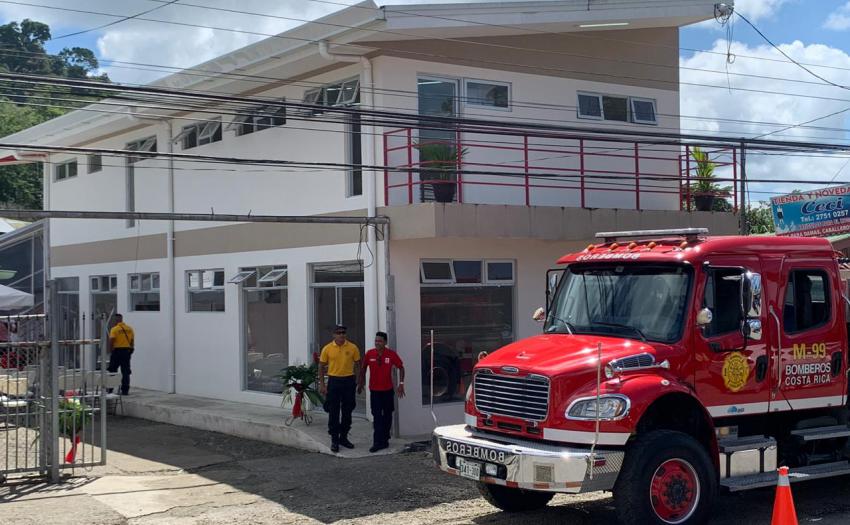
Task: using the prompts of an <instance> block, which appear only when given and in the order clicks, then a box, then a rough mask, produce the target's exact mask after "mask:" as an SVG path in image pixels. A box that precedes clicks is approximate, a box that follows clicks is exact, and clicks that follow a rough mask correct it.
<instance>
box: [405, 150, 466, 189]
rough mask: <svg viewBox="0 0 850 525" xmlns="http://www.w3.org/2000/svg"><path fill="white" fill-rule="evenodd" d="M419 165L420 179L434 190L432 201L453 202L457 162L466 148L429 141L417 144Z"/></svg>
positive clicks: (461, 158)
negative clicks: (420, 168)
mask: <svg viewBox="0 0 850 525" xmlns="http://www.w3.org/2000/svg"><path fill="white" fill-rule="evenodd" d="M416 149H417V150H419V165H420V166H422V170H421V172H420V175H419V177H420V180H422V181H428V182H427V183H428V184H430V185H431V189H432V190H433V191H434V201H436V202H453V201H454V200H455V194H456V193H457V170H458V164H459V163H460V162H461V160H463V157H464V155H466V152H467V149H466V148H461V149H458V148H457V146H455V145H454V144H448V143H445V142H429V143H427V144H417V145H416Z"/></svg>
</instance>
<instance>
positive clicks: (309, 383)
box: [277, 362, 325, 425]
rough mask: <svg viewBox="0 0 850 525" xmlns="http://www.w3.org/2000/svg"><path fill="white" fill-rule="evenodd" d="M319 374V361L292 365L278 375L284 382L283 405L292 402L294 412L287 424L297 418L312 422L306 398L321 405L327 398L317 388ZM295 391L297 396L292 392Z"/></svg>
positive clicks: (287, 419) (308, 422)
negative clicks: (306, 405)
mask: <svg viewBox="0 0 850 525" xmlns="http://www.w3.org/2000/svg"><path fill="white" fill-rule="evenodd" d="M318 375H319V366H318V363H315V362H314V363H312V364H309V365H292V366H288V367H286V368H284V369H283V370H281V373H280V375H278V376H277V377H278V378H279V379H280V380H281V383H283V400H282V402H281V405H286V404H287V403H292V413H291V414H290V416H289V417H287V418H286V424H287V425H289V424H292V422H293V421H294V420H295V419H302V420H303V421H304V422H305V423H306V424H308V425H309V424H310V423H312V421H313V418H312V417H310V415H309V414H308V412H307V410H306V407H305V400H310V402H311V403H313V404H314V405H318V406H321V405H323V404H324V402H325V398H324V397H323V396H322V394H321V393H319V391H318V390H316V388H315V385H316V378H317V377H318ZM293 391H294V392H295V398H294V399H293V397H292V392H293Z"/></svg>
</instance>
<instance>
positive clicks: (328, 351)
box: [319, 325, 360, 452]
mask: <svg viewBox="0 0 850 525" xmlns="http://www.w3.org/2000/svg"><path fill="white" fill-rule="evenodd" d="M346 332H347V330H346V328H345V327H344V326H342V325H337V326H336V327H335V328H334V340H333V341H331V342H330V343H328V344H326V345H325V347H324V348H322V354H321V355H320V356H319V390H320V391H321V392H322V395H324V396H326V398H325V410H327V411H328V434H330V435H331V451H332V452H339V446H340V445H342V446H344V447H345V448H354V445H353V444H352V443H351V441H349V440H348V432H349V431H350V430H351V413H352V412H353V411H354V406H355V398H354V390H355V388H356V384H355V379H354V378H355V377H357V373H358V372H359V370H358V365H359V362H360V350H359V349H358V348H357V345H356V344H354V343H352V342H351V341H349V340H348V339H347V338H346V336H345V334H346ZM326 375H327V382H326V381H325V376H326Z"/></svg>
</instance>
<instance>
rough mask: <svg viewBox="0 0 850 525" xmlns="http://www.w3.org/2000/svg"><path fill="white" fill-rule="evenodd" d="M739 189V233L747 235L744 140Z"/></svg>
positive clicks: (748, 227) (742, 143)
mask: <svg viewBox="0 0 850 525" xmlns="http://www.w3.org/2000/svg"><path fill="white" fill-rule="evenodd" d="M740 147H741V190H740V192H739V195H740V196H741V198H740V201H741V202H740V205H741V207H740V208H739V210H740V212H739V213H740V214H741V215H740V224H741V235H749V233H750V225H749V224H747V143H746V141H743V140H742V141H741V146H740Z"/></svg>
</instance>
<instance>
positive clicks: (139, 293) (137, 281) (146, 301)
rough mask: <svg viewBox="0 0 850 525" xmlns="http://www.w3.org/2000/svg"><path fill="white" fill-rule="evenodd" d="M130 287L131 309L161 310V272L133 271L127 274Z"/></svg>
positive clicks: (134, 310) (138, 310)
mask: <svg viewBox="0 0 850 525" xmlns="http://www.w3.org/2000/svg"><path fill="white" fill-rule="evenodd" d="M127 280H128V284H129V286H128V288H129V289H130V310H131V311H133V312H158V311H159V273H158V272H154V273H131V274H130V275H128V276H127Z"/></svg>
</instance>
